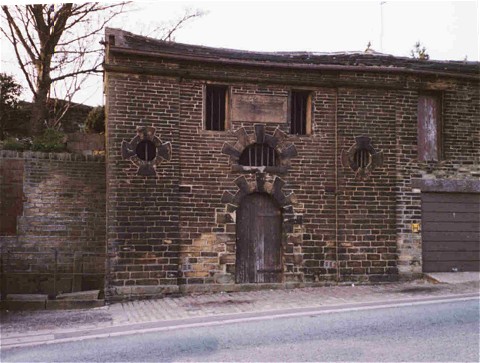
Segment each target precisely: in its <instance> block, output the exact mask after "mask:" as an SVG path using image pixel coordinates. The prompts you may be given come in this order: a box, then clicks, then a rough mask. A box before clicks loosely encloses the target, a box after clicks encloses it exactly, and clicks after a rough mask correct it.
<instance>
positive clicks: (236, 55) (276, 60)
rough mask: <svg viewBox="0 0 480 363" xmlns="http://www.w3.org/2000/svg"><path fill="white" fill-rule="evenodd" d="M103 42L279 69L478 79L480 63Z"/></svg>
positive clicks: (133, 40) (119, 48)
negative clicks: (377, 72)
mask: <svg viewBox="0 0 480 363" xmlns="http://www.w3.org/2000/svg"><path fill="white" fill-rule="evenodd" d="M106 39H107V43H108V44H109V49H110V51H112V52H120V53H131V54H132V53H133V54H139V55H140V54H141V55H146V56H162V57H167V58H176V59H183V60H189V61H199V62H202V61H204V62H218V63H230V64H248V65H268V66H280V67H282V68H289V67H292V68H310V69H312V68H313V69H315V68H327V69H328V68H331V69H337V68H338V69H349V70H355V68H359V69H360V68H361V70H367V71H375V70H377V71H387V70H398V71H402V70H403V71H408V73H417V72H419V73H424V72H426V73H443V74H450V75H452V76H455V75H456V76H467V77H468V78H471V77H473V78H480V63H479V62H469V61H437V60H419V59H413V58H408V57H397V56H393V55H389V54H383V53H378V52H373V51H368V52H336V53H317V52H252V51H245V50H236V49H227V48H213V47H206V46H199V45H191V44H183V43H176V42H169V41H162V40H158V39H153V38H148V37H144V36H140V35H136V34H133V33H130V32H126V31H123V30H120V29H113V28H107V29H106Z"/></svg>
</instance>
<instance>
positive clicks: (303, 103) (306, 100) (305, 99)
mask: <svg viewBox="0 0 480 363" xmlns="http://www.w3.org/2000/svg"><path fill="white" fill-rule="evenodd" d="M311 104H312V102H311V93H310V92H309V91H291V93H290V133H291V134H293V135H310V134H311V124H312V122H311V116H312V112H311Z"/></svg>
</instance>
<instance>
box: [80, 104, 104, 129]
mask: <svg viewBox="0 0 480 363" xmlns="http://www.w3.org/2000/svg"><path fill="white" fill-rule="evenodd" d="M85 130H86V131H87V132H92V133H99V134H100V133H102V132H105V107H103V106H98V107H95V108H94V109H93V110H91V111H90V112H89V113H88V116H87V119H86V120H85Z"/></svg>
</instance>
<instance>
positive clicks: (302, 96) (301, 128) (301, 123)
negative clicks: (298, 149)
mask: <svg viewBox="0 0 480 363" xmlns="http://www.w3.org/2000/svg"><path fill="white" fill-rule="evenodd" d="M299 96H300V97H298V98H299V99H300V115H299V116H300V117H299V120H298V121H299V125H298V126H299V129H300V130H299V131H300V132H299V134H300V135H303V120H304V117H303V113H304V112H305V108H304V107H303V106H304V103H303V100H304V95H303V94H300V95H299Z"/></svg>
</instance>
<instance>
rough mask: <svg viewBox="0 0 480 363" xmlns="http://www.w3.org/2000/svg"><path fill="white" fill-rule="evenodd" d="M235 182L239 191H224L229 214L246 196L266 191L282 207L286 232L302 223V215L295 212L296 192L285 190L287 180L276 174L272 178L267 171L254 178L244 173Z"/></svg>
mask: <svg viewBox="0 0 480 363" xmlns="http://www.w3.org/2000/svg"><path fill="white" fill-rule="evenodd" d="M234 183H235V185H236V186H237V187H238V190H237V192H236V193H235V194H234V193H231V192H230V191H224V192H223V195H222V202H223V203H226V204H227V213H228V214H230V213H232V212H235V210H237V209H238V207H239V206H240V204H241V202H242V199H243V198H244V197H245V196H247V195H249V194H252V193H266V194H269V195H270V196H271V197H272V198H273V199H274V200H275V201H276V203H277V204H278V206H279V207H280V208H281V209H282V213H283V223H284V229H285V228H286V232H290V231H291V230H293V225H294V224H302V217H301V215H298V214H297V215H296V214H295V213H294V208H293V204H295V202H296V197H295V194H294V193H290V194H288V195H286V194H285V191H284V190H283V187H284V186H285V181H283V180H282V179H281V178H280V177H278V176H275V177H273V179H272V178H269V176H268V175H267V174H265V173H257V174H255V177H254V178H253V177H248V178H247V177H246V176H244V175H242V176H240V177H238V178H237V179H235V181H234ZM227 219H228V218H227ZM230 219H231V218H230Z"/></svg>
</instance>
